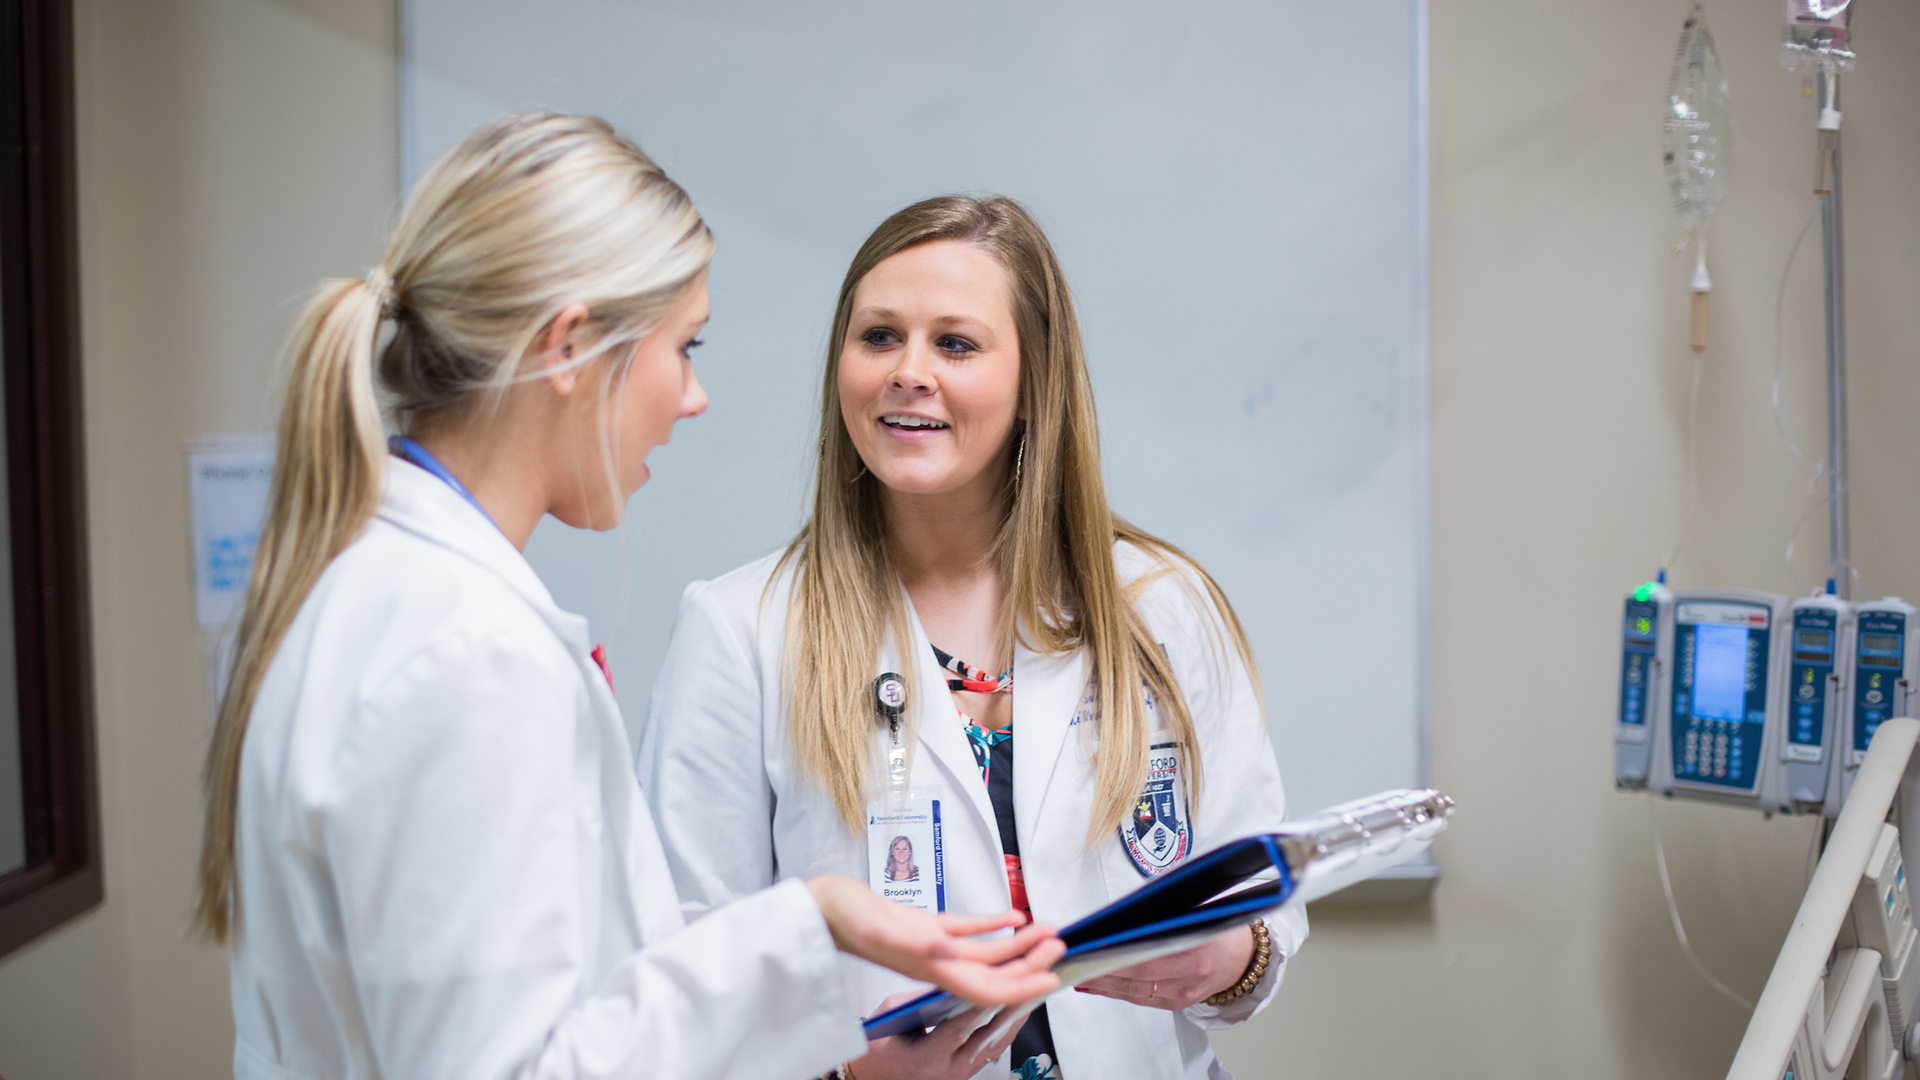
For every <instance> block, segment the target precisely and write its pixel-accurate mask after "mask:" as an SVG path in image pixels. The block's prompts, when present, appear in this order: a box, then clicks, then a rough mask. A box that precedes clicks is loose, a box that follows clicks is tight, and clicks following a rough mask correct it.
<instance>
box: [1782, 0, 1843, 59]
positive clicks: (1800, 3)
mask: <svg viewBox="0 0 1920 1080" xmlns="http://www.w3.org/2000/svg"><path fill="white" fill-rule="evenodd" d="M1852 21H1853V0H1787V30H1786V34H1785V36H1784V39H1783V40H1782V41H1781V43H1780V62H1781V63H1783V64H1785V65H1787V70H1788V71H1799V70H1801V69H1802V68H1811V69H1814V70H1816V71H1817V70H1820V69H1822V68H1825V67H1827V66H1828V65H1831V66H1833V67H1834V68H1836V69H1838V70H1840V71H1852V70H1853V46H1852V44H1851V43H1850V41H1849V38H1848V33H1847V26H1848V24H1849V23H1851V22H1852Z"/></svg>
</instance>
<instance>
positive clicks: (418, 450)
mask: <svg viewBox="0 0 1920 1080" xmlns="http://www.w3.org/2000/svg"><path fill="white" fill-rule="evenodd" d="M387 451H388V452H389V453H391V454H393V455H394V456H395V457H397V458H400V459H401V460H403V461H409V462H412V463H413V464H415V465H418V466H420V467H421V468H423V469H425V470H427V471H428V472H430V473H432V474H433V475H435V476H437V477H439V478H440V479H442V480H445V481H446V482H447V486H448V487H450V488H452V489H453V490H455V491H457V492H459V493H460V497H461V498H463V499H465V500H467V501H468V502H469V503H472V504H473V508H474V509H475V510H478V511H480V516H481V517H483V518H486V519H487V524H489V525H493V527H494V528H496V529H497V528H499V527H500V526H499V525H498V524H496V523H495V522H494V520H493V515H492V514H489V513H487V508H486V507H484V506H481V505H480V500H479V499H476V498H474V497H473V492H471V491H468V490H467V485H465V484H463V483H461V482H460V478H459V477H457V476H455V475H453V474H452V473H451V472H448V471H447V467H446V466H445V465H442V464H440V459H439V458H437V457H434V456H433V455H432V454H429V453H427V448H426V447H424V446H421V445H420V444H419V443H417V442H414V441H413V440H412V439H409V438H407V437H406V436H405V435H395V436H392V437H391V438H389V439H388V440H387Z"/></svg>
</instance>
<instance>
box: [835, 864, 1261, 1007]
mask: <svg viewBox="0 0 1920 1080" xmlns="http://www.w3.org/2000/svg"><path fill="white" fill-rule="evenodd" d="M1269 871H1272V872H1274V873H1275V874H1276V875H1277V876H1276V877H1275V878H1274V879H1273V880H1269V881H1262V882H1259V883H1257V884H1254V885H1252V886H1250V887H1247V888H1241V889H1239V891H1232V890H1234V889H1235V887H1236V886H1243V885H1246V883H1247V882H1248V881H1250V880H1252V879H1254V878H1258V877H1260V876H1261V875H1263V874H1266V873H1268V872H1269ZM1294 887H1295V879H1294V877H1293V875H1292V873H1291V872H1290V871H1289V870H1288V868H1287V860H1286V858H1285V856H1284V855H1283V853H1282V851H1281V847H1280V836H1279V834H1267V835H1261V836H1249V837H1247V838H1246V839H1244V840H1235V841H1233V842H1232V843H1229V844H1227V845H1225V846H1223V847H1219V848H1215V849H1214V850H1212V851H1210V852H1208V853H1206V854H1205V855H1201V856H1199V857H1197V858H1194V859H1192V860H1190V861H1188V862H1186V863H1185V864H1183V865H1181V866H1179V867H1177V868H1175V869H1173V870H1170V871H1168V872H1167V873H1166V874H1164V875H1162V876H1161V877H1158V878H1155V879H1153V880H1152V881H1150V882H1148V883H1147V884H1145V885H1143V886H1141V887H1140V888H1139V889H1136V890H1134V891H1133V892H1131V893H1129V894H1127V895H1126V896H1123V897H1121V898H1120V899H1118V900H1115V901H1114V902H1113V903H1111V904H1108V905H1107V906H1106V907H1103V908H1101V909H1100V910H1099V911H1096V912H1094V913H1093V914H1091V915H1088V916H1087V917H1086V918H1084V919H1081V920H1080V921H1078V922H1076V923H1074V924H1073V925H1071V926H1069V927H1067V928H1066V929H1064V930H1062V931H1061V932H1060V940H1062V941H1064V942H1065V943H1066V946H1067V951H1066V953H1065V955H1063V956H1061V958H1060V959H1059V961H1058V962H1056V963H1055V964H1054V971H1056V972H1058V973H1059V974H1060V977H1061V979H1060V981H1061V984H1062V985H1065V986H1071V985H1074V984H1077V983H1081V982H1085V981H1086V980H1087V979H1091V978H1094V977H1096V976H1097V975H1100V974H1103V973H1105V972H1107V971H1112V970H1114V969H1115V968H1120V967H1125V966H1126V965H1128V964H1135V963H1139V962H1140V961H1142V960H1147V959H1151V958H1152V957H1154V956H1159V955H1164V954H1166V953H1170V952H1177V951H1179V950H1180V949H1184V948H1188V947H1190V946H1192V945H1196V944H1198V943H1200V942H1201V941H1203V940H1205V939H1207V938H1209V937H1212V936H1213V935H1215V934H1218V933H1221V932H1223V931H1225V930H1226V929H1228V928H1229V927H1232V926H1235V925H1240V924H1244V923H1250V922H1252V921H1253V920H1254V919H1257V918H1259V917H1260V916H1261V915H1264V914H1266V913H1267V912H1270V911H1272V910H1274V909H1275V908H1277V907H1279V906H1280V905H1282V904H1284V903H1286V902H1287V900H1288V898H1289V897H1291V896H1292V895H1293V892H1294ZM968 1008H970V1006H969V1005H968V1004H967V1003H966V1002H965V1001H963V1000H961V999H960V998H957V997H954V996H953V995H952V994H949V993H948V992H946V991H945V990H932V991H929V992H927V993H925V994H922V995H921V996H919V997H917V998H914V999H913V1000H912V1001H908V1002H905V1003H903V1004H900V1005H897V1006H895V1007H893V1008H891V1009H888V1010H887V1011H886V1012H883V1013H880V1014H878V1015H876V1016H872V1017H869V1018H868V1019H867V1020H866V1022H865V1025H866V1030H867V1038H868V1039H870V1040H871V1039H883V1038H886V1037H887V1036H889V1035H899V1034H901V1033H903V1032H907V1031H925V1030H926V1029H928V1028H930V1027H932V1026H934V1025H935V1024H938V1023H939V1022H940V1021H942V1020H945V1019H947V1018H948V1017H950V1016H955V1015H958V1014H959V1013H962V1012H965V1011H966V1010H967V1009H968Z"/></svg>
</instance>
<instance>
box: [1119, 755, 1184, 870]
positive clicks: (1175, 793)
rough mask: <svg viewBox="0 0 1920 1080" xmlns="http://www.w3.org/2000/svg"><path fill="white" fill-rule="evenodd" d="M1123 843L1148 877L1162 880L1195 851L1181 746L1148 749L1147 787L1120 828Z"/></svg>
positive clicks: (1137, 866) (1128, 855)
mask: <svg viewBox="0 0 1920 1080" xmlns="http://www.w3.org/2000/svg"><path fill="white" fill-rule="evenodd" d="M1120 842H1121V844H1123V845H1124V846H1125V847H1126V849H1127V857H1128V858H1130V859H1132V860H1133V867H1134V869H1136V870H1138V871H1140V873H1141V875H1142V876H1144V877H1150V878H1152V877H1159V876H1160V875H1161V874H1164V873H1166V872H1167V871H1168V870H1171V869H1173V868H1174V866H1175V865H1177V864H1178V863H1179V862H1180V860H1181V859H1184V858H1186V857H1187V852H1188V851H1190V850H1191V849H1192V844H1193V837H1192V833H1191V830H1190V829H1189V828H1188V825H1187V793H1186V791H1185V789H1184V788H1182V786H1181V784H1180V746H1179V744H1177V743H1157V744H1155V745H1153V746H1151V747H1149V748H1148V750H1147V786H1146V789H1145V790H1143V791H1141V793H1140V798H1139V799H1138V800H1136V801H1135V802H1134V805H1133V813H1132V814H1130V815H1128V818H1127V820H1126V821H1124V822H1122V823H1121V825H1120Z"/></svg>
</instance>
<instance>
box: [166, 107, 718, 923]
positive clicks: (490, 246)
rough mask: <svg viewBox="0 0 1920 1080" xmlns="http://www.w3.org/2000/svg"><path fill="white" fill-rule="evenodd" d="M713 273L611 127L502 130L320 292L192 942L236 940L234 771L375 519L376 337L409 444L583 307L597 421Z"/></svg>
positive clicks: (484, 401) (380, 437) (228, 709)
mask: <svg viewBox="0 0 1920 1080" xmlns="http://www.w3.org/2000/svg"><path fill="white" fill-rule="evenodd" d="M712 254H713V236H712V234H711V233H710V232H709V231H708V230H707V226H706V223H705V222H704V221H703V220H701V217H700V214H699V212H698V211H697V210H695V209H694V206H693V202H692V200H690V199H689V198H688V197H687V194H686V192H684V191H682V190H681V189H680V187H679V185H677V184H675V183H674V182H673V181H672V180H670V179H668V178H667V175H666V174H665V173H664V172H662V171H661V170H660V168H659V166H657V165H655V164H654V163H653V161H652V159H650V158H648V157H647V155H646V154H644V153H642V152H641V150H640V148H639V147H637V146H635V145H634V144H633V143H631V142H628V141H627V140H626V139H623V138H622V137H620V135H619V134H618V133H616V132H615V131H614V130H613V128H612V127H610V126H609V125H608V124H607V123H606V122H605V121H602V120H599V119H595V118H592V117H580V116H563V115H558V114H553V113H540V114H529V115H522V116H509V117H506V118H503V119H501V120H498V121H495V122H494V123H492V124H489V125H487V126H486V127H484V128H482V129H480V130H479V131H477V132H475V133H474V134H473V135H472V136H470V137H469V138H468V139H467V140H466V141H465V142H463V143H461V144H460V145H459V146H458V147H455V148H454V149H453V150H451V151H449V152H448V153H447V154H446V156H445V157H442V158H441V159H440V160H439V161H438V162H436V163H435V164H434V166H433V168H432V169H431V170H429V171H428V172H427V174H426V175H425V176H424V177H422V178H421V180H420V182H419V184H418V185H417V186H416V187H415V188H414V191H413V195H412V197H411V198H409V199H408V201H407V205H406V208H405V210H404V211H403V212H402V214H401V218H400V223H399V227H398V228H397V229H396V230H395V231H394V235H393V239H392V242H391V243H390V244H389V246H388V248H387V253H386V256H385V257H384V258H383V259H382V260H381V262H380V266H379V267H378V268H377V269H375V270H373V271H371V272H369V273H368V274H367V276H366V277H365V278H355V279H348V280H340V281H332V282H328V283H326V284H325V285H323V286H322V287H321V289H320V291H319V294H318V295H317V296H315V298H314V299H313V300H312V301H311V302H310V303H309V304H308V305H307V308H306V310H305V311H304V312H303V313H302V314H301V316H300V320H299V322H298V323H297V324H296V325H295V327H294V330H293V333H292V335H291V336H290V338H289V340H288V344H287V354H288V361H289V362H288V367H289V374H288V381H287V393H286V401H285V403H284V405H283V406H282V408H281V412H280V431H279V448H278V458H277V460H276V462H275V465H274V471H273V487H272V493H271V495H270V496H269V501H268V507H269V509H268V514H267V520H266V522H265V523H264V525H263V526H262V528H261V531H260V544H259V547H258V549H257V550H256V552H255V555H254V564H253V576H252V579H251V581H250V582H249V584H248V586H247V599H246V606H245V608H244V609H243V612H242V614H241V617H240V625H239V629H238V636H237V640H236V642H235V646H234V659H233V669H232V675H231V678H230V679H229V680H228V683H227V691H226V696H225V697H223V698H222V699H221V702H220V711H219V718H218V720H217V721H216V724H215V727H214V732H213V741H212V744H211V745H210V746H209V747H208V749H207V761H206V774H205V786H206V820H205V828H204V833H203V835H202V841H201V852H200V872H199V895H198V897H197V900H196V903H195V909H194V919H193V922H194V929H195V930H196V931H198V932H199V933H201V934H203V935H205V936H207V937H209V938H212V939H213V940H216V941H224V940H226V938H227V936H228V934H229V933H230V932H231V930H232V928H233V927H234V926H236V925H238V920H239V917H240V897H239V895H238V893H237V889H236V882H235V873H234V843H235V837H234V823H235V815H236V812H237V808H238V802H239V785H240V761H241V751H242V748H243V747H244V745H245V742H246V734H247V721H248V718H249V716H250V715H251V713H252V711H253V706H254V702H255V699H256V698H257V697H258V695H259V692H260V686H261V683H262V681H263V680H264V679H265V677H266V674H267V669H268V667H269V665H270V664H271V663H272V662H273V658H274V655H275V653H276V652H277V651H278V650H279V647H280V643H281V641H282V639H283V638H285V636H286V633H287V629H288V627H289V626H290V625H292V623H293V620H294V617H295V616H296V615H297V614H298V613H299V610H300V607H301V605H302V604H303V603H304V602H305V601H306V598H307V595H308V594H309V593H310V592H311V591H312V589H313V586H314V583H315V582H316V581H317V580H318V579H319V577H320V574H321V572H322V571H323V570H325V569H326V567H327V564H328V563H330V562H331V561H332V560H333V559H334V557H335V556H337V555H339V554H340V552H341V551H343V550H344V549H345V548H346V547H347V546H348V545H349V544H350V543H352V542H353V540H354V538H355V537H357V536H358V535H359V534H360V532H361V531H362V530H363V529H364V528H365V527H366V525H367V523H368V522H369V521H371V520H372V518H373V515H374V512H375V510H376V509H377V508H378V506H379V502H380V496H381V490H382V487H383V485H384V482H385V477H386V459H387V450H386V445H385V432H384V430H383V428H382V425H381V417H380V409H379V407H378V405H377V403H376V398H375V388H374V378H375V359H374V353H375V350H376V345H377V339H378V337H379V335H380V333H381V329H382V326H383V324H384V322H385V321H386V320H388V319H391V320H392V321H393V324H394V328H393V336H392V338H391V340H390V341H389V342H388V344H387V347H386V348H385V350H384V351H382V352H381V354H380V358H379V362H378V376H379V381H380V383H381V385H382V387H383V388H384V389H385V390H386V392H387V394H388V395H389V398H390V408H391V410H392V414H393V418H394V421H395V424H396V426H397V427H398V428H399V429H400V430H401V431H402V432H405V431H408V430H411V429H413V428H414V427H415V426H416V425H419V424H423V423H431V424H435V425H439V424H448V423H465V422H469V421H471V420H474V419H476V418H478V416H479V415H480V414H481V413H483V412H484V411H485V410H487V409H488V408H490V407H497V406H498V404H499V403H500V401H501V400H503V398H504V396H505V394H506V392H507V390H508V389H509V388H510V387H511V386H512V384H513V383H514V382H515V381H516V380H517V379H519V378H522V377H523V375H522V372H521V367H522V359H523V358H524V357H525V356H526V355H527V354H528V351H529V350H530V349H531V348H532V346H533V343H534V341H535V340H536V338H537V337H538V335H539V334H540V332H541V331H542V329H543V328H544V327H545V326H547V325H548V324H549V323H550V322H551V321H552V320H553V319H554V318H555V317H556V316H558V315H559V314H560V313H561V312H562V311H563V310H564V309H565V308H566V307H568V306H569V305H572V304H584V305H586V307H587V312H588V314H587V319H586V323H585V329H586V332H587V335H588V340H589V341H590V342H591V344H590V345H589V347H588V348H586V349H585V350H583V351H582V352H580V353H579V354H577V357H576V359H575V360H573V361H572V363H573V364H574V365H575V366H579V365H584V364H587V363H589V362H592V361H595V360H597V359H598V358H600V357H603V356H604V357H606V358H607V361H606V362H605V363H603V364H601V365H600V367H601V369H602V373H603V374H602V381H601V391H602V395H603V399H602V400H603V401H604V397H605V394H606V391H607V390H608V389H609V388H610V387H611V386H612V385H614V383H616V382H617V381H618V380H619V379H620V378H623V377H624V375H625V372H626V365H627V364H628V363H629V362H630V361H631V359H632V355H633V351H632V349H631V348H626V346H630V345H633V344H635V343H637V342H638V341H639V340H640V339H641V338H643V337H645V336H646V334H647V333H648V332H649V331H650V330H652V329H653V327H654V326H656V325H657V324H658V323H659V321H660V320H661V319H662V318H664V317H665V316H666V315H667V314H668V313H669V312H670V311H672V310H673V308H674V306H675V305H676V304H677V303H679V302H680V301H681V299H682V298H683V297H684V295H685V292H686V289H687V288H688V287H689V286H690V284H691V283H692V282H693V280H694V279H695V278H696V277H697V276H698V275H699V273H700V271H701V270H702V269H704V268H705V266H706V265H707V262H708V260H709V259H710V258H711V257H712ZM602 418H603V421H604V419H605V414H604V409H603V413H602ZM603 426H604V424H603ZM606 435H607V433H604V432H603V436H606Z"/></svg>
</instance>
